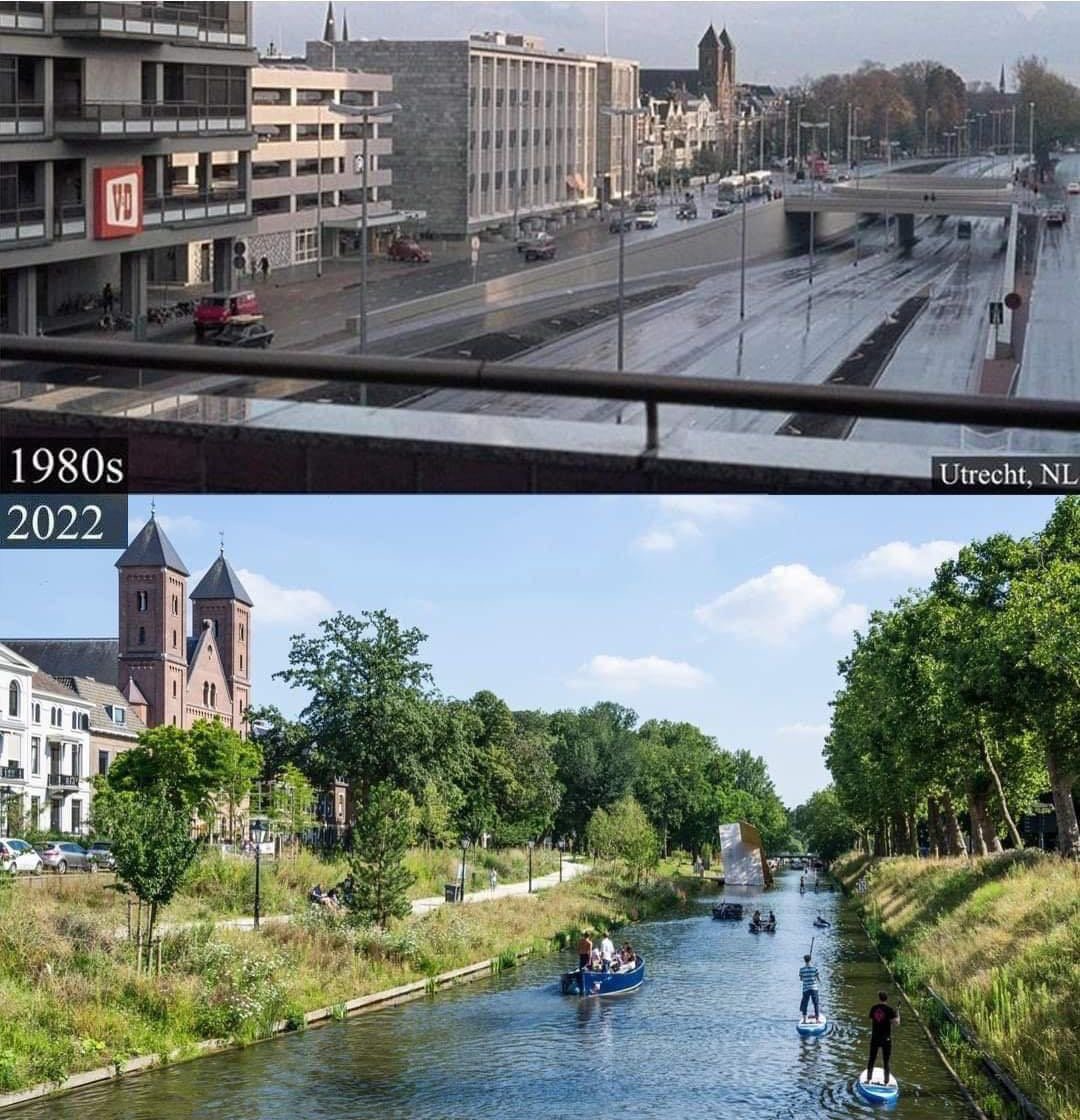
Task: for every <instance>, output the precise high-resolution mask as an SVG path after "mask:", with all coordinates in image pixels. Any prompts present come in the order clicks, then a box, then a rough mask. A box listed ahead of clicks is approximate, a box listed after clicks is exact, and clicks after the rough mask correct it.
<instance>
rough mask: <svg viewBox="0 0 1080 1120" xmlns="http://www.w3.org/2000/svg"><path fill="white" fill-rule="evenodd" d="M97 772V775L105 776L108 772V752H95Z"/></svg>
mask: <svg viewBox="0 0 1080 1120" xmlns="http://www.w3.org/2000/svg"><path fill="white" fill-rule="evenodd" d="M97 772H98V773H99V774H107V773H108V772H109V752H108V751H98V752H97Z"/></svg>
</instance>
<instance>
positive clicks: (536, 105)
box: [307, 32, 637, 238]
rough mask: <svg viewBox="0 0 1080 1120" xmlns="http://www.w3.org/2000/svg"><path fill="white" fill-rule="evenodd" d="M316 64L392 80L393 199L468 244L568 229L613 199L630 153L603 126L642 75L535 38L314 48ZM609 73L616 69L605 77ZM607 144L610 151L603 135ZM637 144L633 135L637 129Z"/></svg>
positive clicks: (496, 36) (629, 66)
mask: <svg viewBox="0 0 1080 1120" xmlns="http://www.w3.org/2000/svg"><path fill="white" fill-rule="evenodd" d="M307 57H308V59H309V60H310V61H312V62H320V63H322V64H326V63H328V62H329V60H330V59H331V58H332V57H334V58H336V59H337V62H338V64H342V63H345V64H347V65H349V66H357V67H360V68H362V69H364V70H366V71H370V72H374V73H386V74H389V75H391V76H392V78H393V81H394V87H393V88H394V95H393V96H394V100H395V101H396V102H398V103H399V104H400V105H401V106H402V110H401V112H400V114H398V115H397V116H396V117H395V119H394V124H393V130H392V132H393V141H394V147H393V153H392V155H391V156H390V157H389V160H388V162H389V165H390V169H391V171H392V172H393V176H394V198H395V201H396V202H397V204H398V205H399V206H400V207H402V209H404V210H420V209H422V210H425V211H426V212H427V220H426V224H427V227H428V228H429V229H430V230H431V232H433V233H435V234H437V235H439V236H443V237H451V238H460V237H465V236H468V235H469V234H473V233H479V232H482V231H484V230H489V229H498V228H503V229H512V228H513V226H514V225H515V224H516V223H519V222H520V221H521V220H523V219H525V218H541V219H555V220H563V219H565V218H567V217H570V216H573V215H576V214H580V213H583V212H585V211H587V210H588V209H590V208H591V207H592V206H593V205H595V203H596V201H597V197H598V189H608V190H609V189H611V188H610V183H609V180H610V176H611V175H612V169H613V166H614V165H616V164H617V165H618V166H620V167H621V164H622V150H621V147H620V146H619V143H620V141H619V139H618V138H617V137H613V136H612V133H611V130H610V125H609V124H608V123H607V122H605V124H604V125H603V126H601V121H600V117H601V114H600V108H601V105H602V103H603V102H602V100H601V98H602V92H601V90H602V74H603V75H604V79H603V80H604V81H605V82H606V90H607V91H609V92H607V94H606V95H607V96H612V94H611V92H610V91H611V90H617V91H618V92H617V96H618V97H620V98H625V99H626V101H627V106H629V105H631V104H633V103H634V101H633V100H631V98H634V99H636V91H637V85H636V64H634V63H621V64H619V65H618V66H617V67H616V66H615V64H614V60H605V59H597V58H595V57H591V56H587V55H578V54H571V53H569V52H566V51H561V50H560V51H550V50H547V49H546V48H545V46H544V44H543V41H542V40H539V39H536V38H533V37H530V36H526V35H508V34H505V33H503V32H488V33H485V34H482V35H474V36H471V37H470V38H469V39H467V40H453V41H451V40H446V41H410V42H404V41H390V40H376V41H371V42H355V41H353V42H339V43H334V44H330V43H315V42H313V43H309V44H308V46H307ZM605 68H606V69H605ZM602 127H603V141H602V142H601V128H602ZM627 133H628V135H629V136H631V139H630V140H628V143H632V129H629V128H628V130H627Z"/></svg>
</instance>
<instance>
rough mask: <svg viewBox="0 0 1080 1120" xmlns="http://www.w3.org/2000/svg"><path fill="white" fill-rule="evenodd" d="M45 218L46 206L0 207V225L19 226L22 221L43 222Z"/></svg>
mask: <svg viewBox="0 0 1080 1120" xmlns="http://www.w3.org/2000/svg"><path fill="white" fill-rule="evenodd" d="M44 219H45V207H44V206H37V205H34V206H11V207H5V208H3V209H0V226H5V225H16V226H17V225H19V224H20V223H21V222H41V221H44Z"/></svg>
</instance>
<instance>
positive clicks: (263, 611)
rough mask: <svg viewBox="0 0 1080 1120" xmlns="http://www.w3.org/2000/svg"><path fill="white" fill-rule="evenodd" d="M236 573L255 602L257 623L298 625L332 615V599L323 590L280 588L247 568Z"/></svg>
mask: <svg viewBox="0 0 1080 1120" xmlns="http://www.w3.org/2000/svg"><path fill="white" fill-rule="evenodd" d="M236 574H237V575H238V576H239V577H240V582H241V583H242V584H243V585H244V587H245V588H246V590H247V593H248V594H249V595H250V596H251V598H252V599H253V600H254V602H255V622H256V624H266V625H270V626H274V625H289V626H296V625H301V624H303V623H307V622H318V621H319V620H320V619H323V618H327V617H328V616H329V615H331V614H332V613H333V610H334V608H333V607H332V606H331V604H330V600H329V599H327V598H326V596H325V595H323V594H322V592H320V591H311V590H307V589H305V588H288V587H279V586H278V585H277V584H276V583H274V582H273V581H272V580H270V579H267V577H266V576H263V575H259V573H258V572H251V571H248V569H247V568H240V569H239V570H238V571H237V573H236Z"/></svg>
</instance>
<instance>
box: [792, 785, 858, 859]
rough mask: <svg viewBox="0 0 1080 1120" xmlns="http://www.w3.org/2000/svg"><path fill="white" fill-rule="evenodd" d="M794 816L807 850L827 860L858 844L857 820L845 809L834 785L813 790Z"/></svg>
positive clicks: (794, 821) (794, 822)
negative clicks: (856, 840) (855, 821)
mask: <svg viewBox="0 0 1080 1120" xmlns="http://www.w3.org/2000/svg"><path fill="white" fill-rule="evenodd" d="M792 818H793V824H794V826H795V829H796V830H797V832H798V833H799V835H800V836H801V837H802V838H803V840H804V841H805V843H806V848H807V850H808V851H811V852H813V853H814V854H815V855H817V856H818V857H820V858H821V859H823V860H825V861H826V862H828V861H831V860H834V859H836V857H837V856H840V855H843V854H844V852H847V851H849V850H850V849H851V848H852V847H853V846H854V844H855V839H856V829H855V823H854V822H853V821H852V819H851V818H850V817H849V816H848V815H847V813H846V812H845V811H844V809H843V806H842V805H841V804H840V799H839V798H838V797H837V796H836V790H835V789H834V788H833V787H832V786H828V787H827V788H825V789H820V790H818V791H817V792H816V793H813V794H811V795H810V797H809V798H808V799H807V801H806V802H805V803H804V804H802V805H799V806H798V807H797V808H796V809H795V810H794V812H793V813H792Z"/></svg>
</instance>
